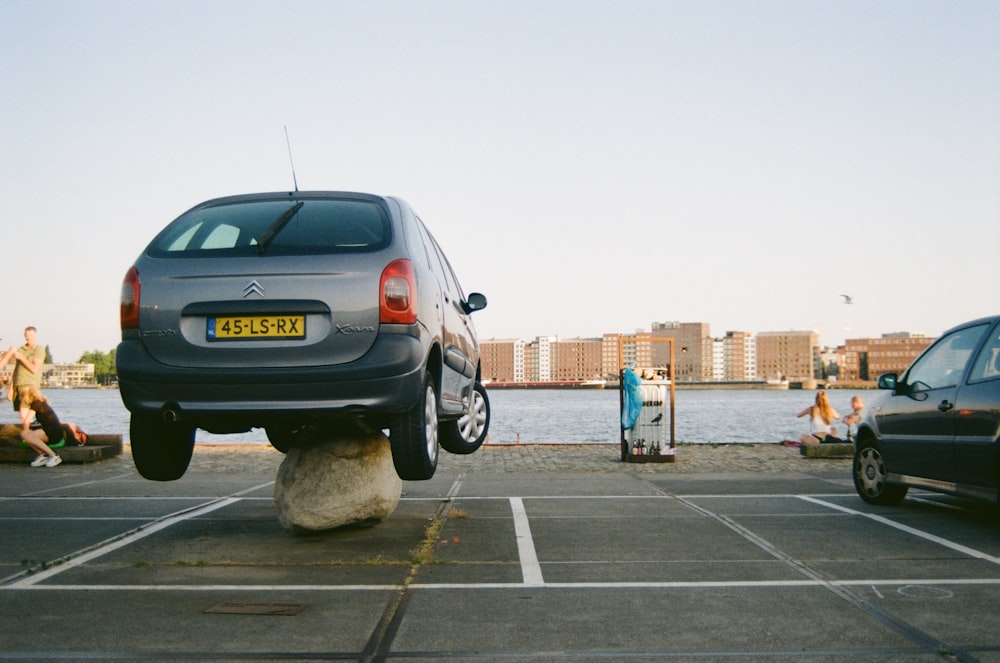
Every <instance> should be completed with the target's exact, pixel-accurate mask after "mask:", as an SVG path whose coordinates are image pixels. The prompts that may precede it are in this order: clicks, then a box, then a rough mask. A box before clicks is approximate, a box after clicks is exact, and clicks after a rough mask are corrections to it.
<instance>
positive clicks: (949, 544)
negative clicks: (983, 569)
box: [798, 495, 1000, 564]
mask: <svg viewBox="0 0 1000 663" xmlns="http://www.w3.org/2000/svg"><path fill="white" fill-rule="evenodd" d="M798 498H799V499H800V500H803V501H806V502H810V503H812V504H818V505H820V506H824V507H827V508H829V509H834V510H835V511H841V512H843V513H847V514H850V515H852V516H863V517H865V518H868V519H870V520H874V521H875V522H877V523H880V524H882V525H886V526H887V527H892V528H894V529H897V530H899V531H901V532H906V533H907V534H910V535H912V536H916V537H919V538H921V539H924V540H925V541H930V542H932V543H936V544H937V545H939V546H943V547H945V548H949V549H951V550H954V551H955V552H958V553H962V554H963V555H967V556H969V557H974V558H976V559H981V560H983V561H985V562H990V563H991V564H1000V557H996V556H994V555H990V554H987V553H984V552H982V551H980V550H976V549H974V548H970V547H968V546H963V545H962V544H960V543H955V542H954V541H949V540H948V539H945V538H942V537H940V536H937V535H936V534H931V533H930V532H925V531H923V530H919V529H917V528H915V527H910V526H909V525H904V524H902V523H897V522H896V521H894V520H890V519H889V518H886V517H885V516H880V515H878V514H876V513H864V512H863V511H856V510H855V509H851V508H849V507H846V506H841V505H839V504H834V503H833V502H826V501H824V500H819V499H816V498H814V497H810V496H808V495H799V496H798Z"/></svg>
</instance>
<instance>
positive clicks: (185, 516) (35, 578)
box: [8, 497, 239, 589]
mask: <svg viewBox="0 0 1000 663" xmlns="http://www.w3.org/2000/svg"><path fill="white" fill-rule="evenodd" d="M238 501H239V499H238V498H235V497H229V498H226V499H222V500H218V501H215V502H211V503H210V504H206V505H205V506H203V507H201V508H199V509H194V510H187V511H183V512H181V513H179V514H177V515H176V516H171V517H168V518H164V519H162V520H158V521H156V522H154V523H153V524H152V525H149V526H146V527H143V528H140V529H138V530H136V531H134V532H132V533H130V534H127V535H125V536H123V537H121V538H119V539H115V540H114V541H111V542H109V543H107V544H105V545H102V546H99V547H97V548H94V549H92V550H89V551H87V552H85V553H83V554H82V555H79V556H76V557H73V558H72V559H70V560H68V561H67V562H66V563H64V564H59V565H58V566H53V567H51V568H49V569H46V570H45V571H40V572H38V573H34V574H32V575H30V576H27V577H25V578H24V579H23V580H19V581H17V582H15V583H12V584H11V585H9V586H8V587H10V588H12V589H23V588H25V587H31V586H33V585H37V584H38V583H40V582H42V581H43V580H48V579H49V578H51V577H52V576H54V575H57V574H59V573H62V572H63V571H68V570H70V569H73V568H76V567H77V566H80V565H81V564H86V563H87V562H89V561H90V560H92V559H96V558H98V557H100V556H101V555H106V554H108V553H109V552H112V551H114V550H118V549H119V548H123V547H125V546H127V545H130V544H132V543H135V542H136V541H138V540H139V539H144V538H146V537H147V536H149V535H150V534H155V533H156V532H159V531H160V530H163V529H166V528H168V527H171V526H172V525H176V524H177V523H179V522H183V521H185V520H190V519H192V518H197V517H198V516H202V515H204V514H206V513H211V512H212V511H215V510H216V509H221V508H223V507H227V506H229V505H230V504H233V503H235V502H238Z"/></svg>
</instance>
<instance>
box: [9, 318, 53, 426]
mask: <svg viewBox="0 0 1000 663" xmlns="http://www.w3.org/2000/svg"><path fill="white" fill-rule="evenodd" d="M37 334H38V330H37V329H35V328H34V327H26V328H25V330H24V345H22V346H21V347H20V348H17V349H15V348H14V346H11V347H10V349H9V350H7V353H8V354H10V353H11V352H12V353H13V354H10V356H9V358H8V361H11V360H13V361H15V362H17V363H16V364H15V365H14V374H13V375H12V376H11V380H10V385H9V386H8V387H7V400H9V401H11V402H12V403H13V404H14V411H15V412H17V413H18V415H19V416H20V417H21V424H22V426H25V425H27V422H28V417H30V416H31V408H26V407H24V406H23V404H22V403H21V397H22V394H23V392H24V390H25V389H27V388H28V387H31V386H34V387H36V388H41V386H42V365H43V364H44V363H45V348H43V347H42V346H40V345H38V342H37V340H36V336H37ZM8 354H4V357H7V356H8Z"/></svg>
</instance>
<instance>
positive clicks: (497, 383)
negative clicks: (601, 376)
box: [483, 380, 607, 389]
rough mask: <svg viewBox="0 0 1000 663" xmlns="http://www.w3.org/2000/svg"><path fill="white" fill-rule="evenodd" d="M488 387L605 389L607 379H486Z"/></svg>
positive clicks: (485, 385)
mask: <svg viewBox="0 0 1000 663" xmlns="http://www.w3.org/2000/svg"><path fill="white" fill-rule="evenodd" d="M483 386H484V387H486V388H487V389H604V388H605V387H606V386H607V381H606V380H544V381H539V382H512V381H501V380H484V381H483Z"/></svg>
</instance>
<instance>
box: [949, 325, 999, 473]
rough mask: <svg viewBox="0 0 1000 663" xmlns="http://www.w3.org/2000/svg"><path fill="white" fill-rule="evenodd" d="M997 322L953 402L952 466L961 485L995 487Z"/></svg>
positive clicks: (997, 406)
mask: <svg viewBox="0 0 1000 663" xmlns="http://www.w3.org/2000/svg"><path fill="white" fill-rule="evenodd" d="M998 436H1000V323H998V324H997V325H996V326H994V327H993V329H992V330H991V331H990V333H989V334H988V335H987V336H986V339H985V341H984V342H983V344H982V347H981V348H980V349H979V352H978V353H977V355H976V358H975V360H974V361H973V362H972V368H971V369H970V370H969V375H968V378H967V379H966V381H965V383H964V384H963V385H962V386H961V388H960V389H959V391H958V398H957V400H956V402H955V463H956V472H957V474H958V481H959V482H960V483H964V484H968V485H970V486H976V487H979V488H987V489H990V490H996V489H997V488H998V481H1000V478H998V471H1000V467H998V457H997V444H998V442H997V440H998Z"/></svg>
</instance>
